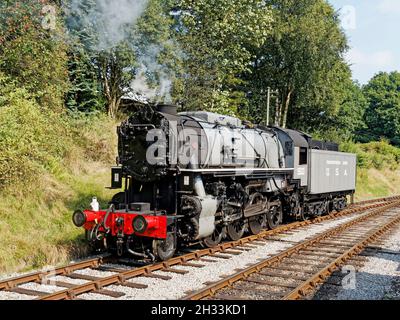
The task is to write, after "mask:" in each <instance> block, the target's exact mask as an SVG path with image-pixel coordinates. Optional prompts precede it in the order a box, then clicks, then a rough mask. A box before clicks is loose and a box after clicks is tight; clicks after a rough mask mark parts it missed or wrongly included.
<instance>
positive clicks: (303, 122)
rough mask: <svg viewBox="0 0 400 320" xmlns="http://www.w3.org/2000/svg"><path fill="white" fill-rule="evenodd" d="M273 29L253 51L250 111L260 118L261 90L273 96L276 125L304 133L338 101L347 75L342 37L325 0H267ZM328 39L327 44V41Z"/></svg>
mask: <svg viewBox="0 0 400 320" xmlns="http://www.w3.org/2000/svg"><path fill="white" fill-rule="evenodd" d="M267 2H268V3H269V4H270V5H271V6H272V7H273V19H274V22H273V24H272V32H271V34H270V35H269V36H268V37H267V39H266V41H265V43H264V45H263V46H262V47H261V48H260V49H256V50H255V53H256V56H257V59H256V60H255V63H254V67H253V70H252V72H251V73H250V74H248V75H247V76H246V78H247V79H248V81H249V91H250V92H251V93H252V95H251V105H250V115H251V116H252V117H253V118H254V119H255V120H256V121H261V120H264V121H265V117H263V116H261V119H260V108H261V110H262V112H261V115H265V114H266V100H267V99H266V89H267V87H271V88H272V89H273V90H278V93H276V94H275V95H274V97H273V99H272V100H273V104H272V106H273V108H271V109H272V110H271V118H272V119H273V123H274V124H275V125H280V126H283V127H285V126H286V125H289V126H290V127H293V128H299V129H303V130H306V131H309V129H310V127H314V128H315V126H318V125H320V124H321V123H323V122H324V119H325V118H326V117H327V115H328V113H331V112H332V111H333V110H335V109H337V108H338V106H339V104H340V103H341V102H342V92H341V91H342V88H340V86H341V83H342V82H343V81H344V80H347V79H350V71H349V69H348V67H347V66H346V64H345V63H344V60H343V58H342V55H343V53H344V52H345V50H346V49H347V41H346V37H345V35H344V33H343V31H342V30H341V29H340V26H339V19H338V16H337V14H336V13H335V11H334V9H333V8H332V6H331V5H330V4H328V3H327V2H326V1H324V0H318V1H315V0H306V1H296V0H276V1H275V0H271V1H267ZM327 43H329V45H327Z"/></svg>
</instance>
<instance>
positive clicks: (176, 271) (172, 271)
mask: <svg viewBox="0 0 400 320" xmlns="http://www.w3.org/2000/svg"><path fill="white" fill-rule="evenodd" d="M160 271H162V272H171V273H177V274H187V273H189V271H187V270H180V269H174V268H164V269H161V270H160Z"/></svg>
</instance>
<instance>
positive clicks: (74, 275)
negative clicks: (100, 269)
mask: <svg viewBox="0 0 400 320" xmlns="http://www.w3.org/2000/svg"><path fill="white" fill-rule="evenodd" d="M66 277H68V278H71V279H80V280H87V281H97V280H100V279H101V277H96V276H90V275H87V274H80V273H75V272H74V273H70V274H67V275H66Z"/></svg>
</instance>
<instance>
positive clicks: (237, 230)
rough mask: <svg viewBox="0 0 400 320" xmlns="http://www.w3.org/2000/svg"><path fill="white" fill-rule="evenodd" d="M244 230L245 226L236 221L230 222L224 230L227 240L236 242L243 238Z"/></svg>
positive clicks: (240, 221)
mask: <svg viewBox="0 0 400 320" xmlns="http://www.w3.org/2000/svg"><path fill="white" fill-rule="evenodd" d="M244 230H245V225H244V223H243V221H242V220H236V221H234V222H232V223H231V224H230V225H228V227H227V228H226V231H227V234H228V237H229V239H231V240H232V241H237V240H239V239H240V238H241V237H243V234H244Z"/></svg>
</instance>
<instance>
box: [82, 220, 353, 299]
mask: <svg viewBox="0 0 400 320" xmlns="http://www.w3.org/2000/svg"><path fill="white" fill-rule="evenodd" d="M359 216H360V215H359V214H358V215H351V216H346V217H340V218H337V219H335V220H333V221H327V222H322V223H319V224H316V225H310V226H307V227H305V228H302V229H301V230H298V231H296V230H291V231H290V234H283V235H280V236H278V237H279V238H281V241H279V240H278V241H276V240H269V241H266V242H264V244H262V245H259V246H257V247H256V248H254V249H251V250H249V251H244V252H242V253H241V254H240V255H234V256H231V258H230V259H220V258H216V257H212V256H210V258H212V259H213V260H215V261H216V262H210V263H209V262H203V261H199V263H201V264H204V265H205V267H202V268H193V267H188V266H174V267H173V268H174V269H180V270H187V271H189V273H187V274H185V275H181V274H176V273H171V272H162V271H156V272H154V273H155V274H160V275H164V276H165V275H168V276H170V277H171V279H170V280H162V279H157V278H147V277H137V278H133V279H131V280H129V281H130V282H132V283H140V284H146V285H148V287H147V288H145V289H135V288H130V287H126V286H118V285H112V286H108V287H107V290H113V291H117V292H122V293H125V296H122V297H120V298H117V299H119V300H165V299H168V300H169V299H179V298H183V297H184V296H185V295H186V294H187V293H189V292H191V291H194V290H198V289H200V288H202V287H204V286H205V284H204V283H205V282H213V281H218V280H221V277H222V276H226V275H230V274H233V273H235V272H237V271H238V270H242V269H245V268H246V267H248V265H249V264H254V263H257V262H259V260H260V259H265V258H268V257H271V256H273V255H274V254H277V253H279V252H281V251H283V250H286V249H288V248H290V247H292V246H294V245H295V244H296V243H298V242H301V241H304V240H305V239H307V238H310V237H312V236H315V235H316V234H318V233H321V232H324V231H326V230H328V229H331V228H335V227H337V226H339V225H341V224H343V223H346V222H348V221H350V220H353V219H355V218H357V217H359ZM206 258H209V257H208V256H207V257H206ZM79 298H81V299H96V297H95V296H94V295H93V294H82V295H80V296H79ZM103 298H104V296H103V297H102V299H103ZM107 299H112V298H110V297H107Z"/></svg>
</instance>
